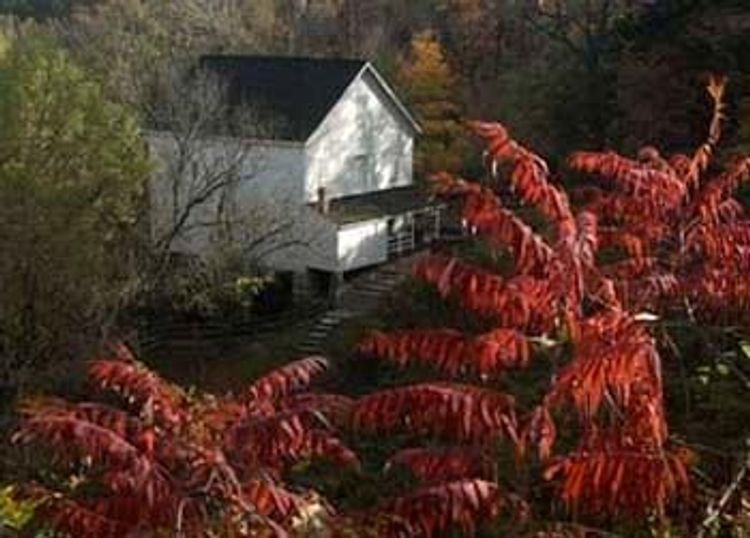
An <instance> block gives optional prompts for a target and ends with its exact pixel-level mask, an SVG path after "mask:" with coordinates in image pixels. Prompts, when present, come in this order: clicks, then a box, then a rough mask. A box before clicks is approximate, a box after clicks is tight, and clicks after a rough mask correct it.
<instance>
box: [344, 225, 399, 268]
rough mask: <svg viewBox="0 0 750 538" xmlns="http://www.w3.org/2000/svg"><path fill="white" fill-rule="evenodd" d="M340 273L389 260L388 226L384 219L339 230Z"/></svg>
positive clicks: (347, 226)
mask: <svg viewBox="0 0 750 538" xmlns="http://www.w3.org/2000/svg"><path fill="white" fill-rule="evenodd" d="M338 259H339V271H342V272H343V271H351V270H352V269H359V268H361V267H367V266H369V265H376V264H379V263H383V262H385V261H386V260H387V259H388V226H387V224H386V221H385V220H384V219H376V220H368V221H366V222H357V223H354V224H349V225H346V226H342V227H341V228H339V233H338Z"/></svg>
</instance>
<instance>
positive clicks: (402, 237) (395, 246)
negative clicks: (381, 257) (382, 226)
mask: <svg viewBox="0 0 750 538" xmlns="http://www.w3.org/2000/svg"><path fill="white" fill-rule="evenodd" d="M412 250H414V230H411V229H410V230H408V231H405V232H399V233H397V234H395V235H392V236H391V237H389V238H388V257H389V258H390V257H392V256H400V255H401V254H405V253H407V252H411V251H412Z"/></svg>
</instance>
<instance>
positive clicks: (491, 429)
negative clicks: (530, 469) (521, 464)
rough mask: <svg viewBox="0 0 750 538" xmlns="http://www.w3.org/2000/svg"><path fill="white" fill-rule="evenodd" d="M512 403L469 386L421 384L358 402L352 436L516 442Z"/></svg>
mask: <svg viewBox="0 0 750 538" xmlns="http://www.w3.org/2000/svg"><path fill="white" fill-rule="evenodd" d="M514 405H515V403H514V400H513V398H512V397H510V396H508V395H506V394H503V393H500V392H496V391H491V390H487V389H481V388H478V387H475V386H472V385H461V384H454V383H425V384H420V385H411V386H406V387H398V388H394V389H386V390H382V391H380V392H375V393H373V394H369V395H367V396H364V397H363V398H362V399H360V400H359V401H358V402H357V405H356V408H355V411H354V420H353V422H354V427H355V429H357V430H368V431H374V432H393V431H397V430H403V431H408V432H411V433H416V434H421V435H429V436H439V437H444V438H447V439H452V440H456V441H471V442H483V441H491V440H493V439H497V438H498V437H501V436H507V437H508V438H510V439H511V440H516V438H517V435H516V416H515V411H514Z"/></svg>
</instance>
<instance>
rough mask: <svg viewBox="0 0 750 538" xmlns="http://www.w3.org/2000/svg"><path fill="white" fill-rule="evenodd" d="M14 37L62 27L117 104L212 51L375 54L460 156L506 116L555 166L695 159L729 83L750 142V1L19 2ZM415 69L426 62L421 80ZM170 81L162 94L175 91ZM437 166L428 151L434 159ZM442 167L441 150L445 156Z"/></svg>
mask: <svg viewBox="0 0 750 538" xmlns="http://www.w3.org/2000/svg"><path fill="white" fill-rule="evenodd" d="M0 5H1V6H2V7H0V9H1V10H2V12H3V13H5V14H6V15H11V16H12V17H13V18H12V21H13V22H12V23H9V24H13V25H15V26H16V27H23V26H24V25H28V24H29V23H28V21H36V22H37V24H39V25H42V26H43V27H45V28H47V29H49V30H51V31H52V32H53V33H54V34H56V36H57V37H58V38H59V40H60V42H61V43H63V44H64V45H65V46H66V47H67V48H69V49H70V50H71V51H72V52H73V53H74V55H75V56H76V57H77V58H78V59H79V60H80V61H81V62H82V63H83V64H84V65H86V66H88V67H89V68H90V69H91V70H92V71H93V72H94V73H97V74H98V76H99V77H101V78H102V79H103V82H104V83H105V85H106V87H107V88H108V91H109V92H111V94H112V95H113V96H114V97H116V98H117V100H120V101H125V102H129V103H132V104H136V105H139V104H143V101H144V100H148V99H150V98H153V97H154V91H155V88H157V93H158V87H159V81H158V80H157V79H158V78H159V73H163V72H164V70H165V67H166V66H170V67H171V66H174V65H175V64H176V63H178V62H182V61H184V60H186V59H188V58H190V57H191V56H194V55H197V54H200V53H203V52H209V51H210V52H247V53H267V54H284V55H315V56H336V57H365V58H367V59H370V60H372V61H374V62H375V63H376V64H377V65H378V66H379V67H380V68H381V70H382V71H384V72H385V73H386V75H387V77H388V79H389V80H391V81H393V82H394V83H395V84H396V85H397V86H399V87H400V89H401V91H402V92H404V93H406V95H407V97H408V99H409V100H410V102H411V105H412V107H413V108H414V109H415V110H416V112H417V114H418V115H419V116H420V117H421V119H422V121H424V122H426V123H427V127H428V128H427V137H426V140H425V141H424V145H425V146H426V147H429V148H430V149H433V150H434V149H435V147H436V145H437V147H440V146H442V148H443V149H444V150H445V149H447V150H448V151H449V154H448V155H444V156H443V158H442V161H443V162H441V163H425V164H426V165H427V167H430V165H433V164H434V165H436V166H437V165H438V164H440V165H442V166H443V167H445V166H446V165H450V164H453V166H458V165H459V163H460V161H461V160H462V155H463V154H465V153H466V151H465V148H464V147H463V145H462V144H461V143H456V142H455V140H454V138H455V137H457V136H458V133H459V132H460V129H458V130H457V129H456V125H455V122H456V121H457V120H458V119H459V118H464V117H482V118H492V119H501V120H502V121H504V122H506V123H507V124H508V125H510V126H511V127H513V128H514V129H515V132H517V133H518V134H519V136H520V137H521V138H522V139H529V138H531V136H532V133H533V138H534V139H535V140H536V141H537V142H536V143H537V144H538V145H539V146H541V147H539V148H538V149H539V150H540V151H543V152H545V153H547V154H549V155H564V154H566V153H567V152H568V151H569V150H570V149H572V148H574V147H577V148H603V147H619V148H622V149H624V150H632V149H635V146H636V144H639V145H640V144H642V143H644V142H645V143H654V144H656V143H658V144H659V145H661V146H662V147H664V148H665V149H682V148H685V147H691V146H693V145H694V144H695V143H696V142H697V141H698V140H697V138H699V137H700V136H701V130H700V129H699V128H697V127H698V126H700V125H704V124H705V120H706V118H705V117H704V116H705V114H706V113H705V110H706V106H705V102H704V96H703V94H702V90H701V88H702V85H703V82H704V80H705V77H706V74H707V73H708V72H710V71H722V72H725V73H726V74H728V75H729V77H730V80H731V81H732V83H731V84H730V93H731V95H730V102H731V104H732V107H733V108H734V109H735V110H732V113H731V114H730V116H731V117H732V118H733V122H734V124H733V125H732V126H731V127H730V129H729V131H728V135H729V140H730V145H736V144H741V143H745V142H746V140H747V139H748V136H750V135H747V134H745V133H743V131H742V129H741V128H740V127H741V120H742V119H743V118H744V117H746V116H747V114H748V112H746V109H747V108H748V105H747V103H748V100H747V99H743V96H742V90H743V88H744V87H746V86H747V76H748V73H750V54H748V53H747V51H746V50H743V49H746V47H744V46H743V44H746V43H747V42H748V41H747V40H748V39H750V8H749V7H748V5H747V2H743V1H741V0H716V1H700V0H640V1H636V0H629V1H623V0H619V1H618V0H612V1H603V0H599V1H587V2H583V1H580V2H557V1H541V0H535V1H531V0H416V1H410V2H403V1H400V0H370V1H362V0H253V1H241V0H213V1H208V0H186V1H181V2H145V1H142V0H105V1H97V0H6V1H4V2H1V3H0ZM415 64H418V65H417V66H416V68H415ZM162 83H163V81H162ZM425 153H427V151H425ZM432 153H433V154H434V151H433V152H432Z"/></svg>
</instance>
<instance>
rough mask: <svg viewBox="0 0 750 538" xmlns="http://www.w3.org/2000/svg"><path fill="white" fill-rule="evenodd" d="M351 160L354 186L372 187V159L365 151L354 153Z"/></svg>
mask: <svg viewBox="0 0 750 538" xmlns="http://www.w3.org/2000/svg"><path fill="white" fill-rule="evenodd" d="M352 161H353V162H352V174H353V176H354V177H353V180H354V181H353V183H354V184H355V185H356V188H361V187H364V188H365V189H371V188H373V184H372V182H373V177H372V176H373V174H372V166H371V162H372V161H371V159H370V155H368V154H366V153H363V154H360V155H355V156H354V158H353V159H352Z"/></svg>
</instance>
